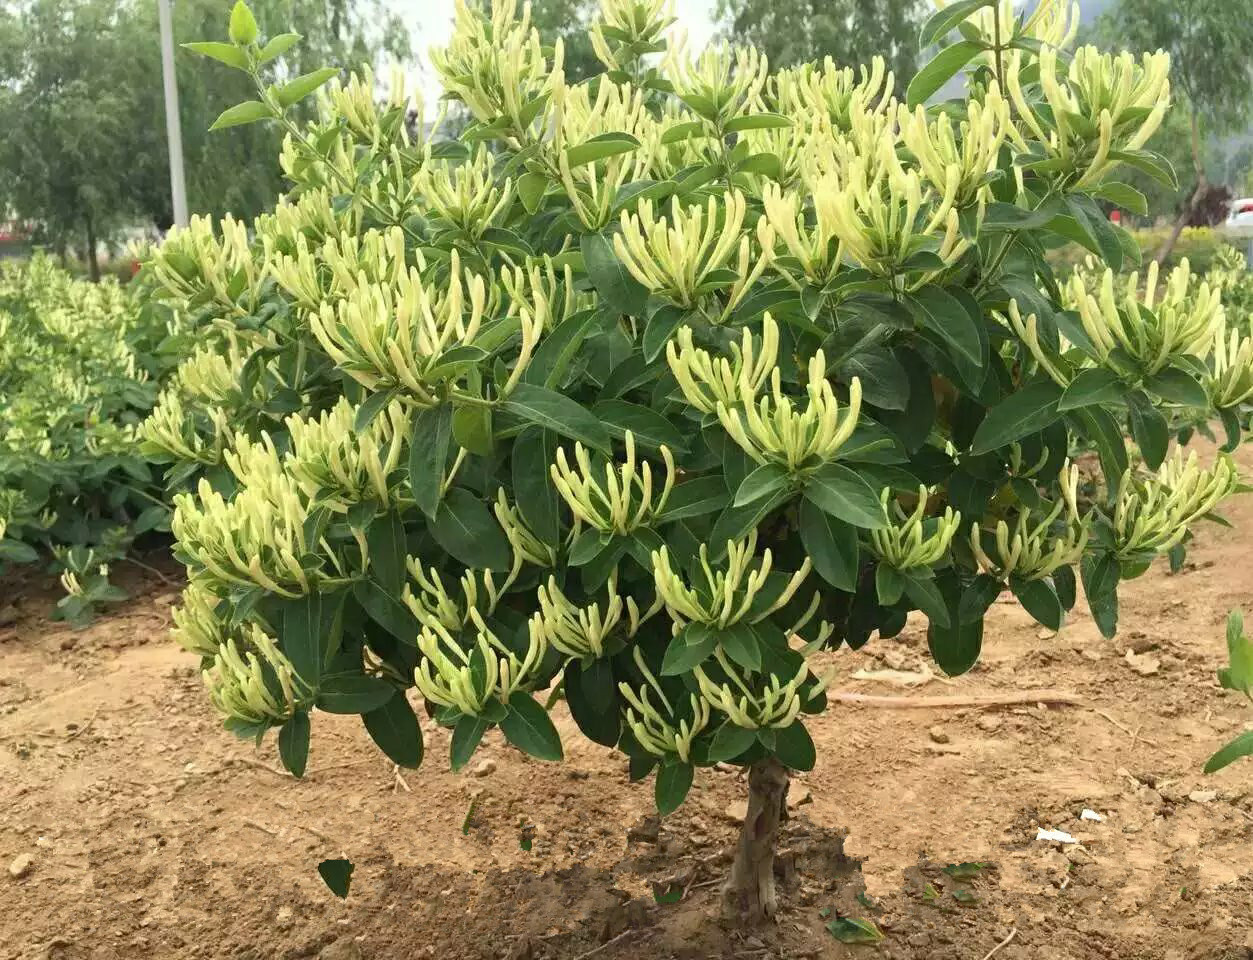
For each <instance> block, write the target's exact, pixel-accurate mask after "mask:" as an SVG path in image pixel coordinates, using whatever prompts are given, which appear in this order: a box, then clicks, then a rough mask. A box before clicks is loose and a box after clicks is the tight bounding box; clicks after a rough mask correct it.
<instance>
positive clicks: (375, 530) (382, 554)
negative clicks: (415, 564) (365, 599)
mask: <svg viewBox="0 0 1253 960" xmlns="http://www.w3.org/2000/svg"><path fill="white" fill-rule="evenodd" d="M365 541H366V547H367V549H368V550H369V554H370V576H371V578H372V579H373V580H375V581H376V582H377V583H378V584H379V585H380V586H382V587H383V589H385V590H387V591H390V592H391V593H392V594H394V595H395V596H400V593H401V591H402V590H403V589H404V586H405V581H406V580H407V579H408V576H407V574H406V570H405V558H406V557H407V555H408V549H407V540H406V536H405V525H404V522H403V521H402V520H401V519H400V514H399V513H397V512H395V511H388V512H387V513H384V514H382V515H380V516H379V517H377V518H375V520H374V522H373V523H371V524H370V527H369V529H367V530H366V534H365Z"/></svg>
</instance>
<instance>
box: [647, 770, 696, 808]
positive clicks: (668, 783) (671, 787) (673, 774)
mask: <svg viewBox="0 0 1253 960" xmlns="http://www.w3.org/2000/svg"><path fill="white" fill-rule="evenodd" d="M694 775H695V771H694V770H693V769H692V767H691V765H690V764H686V763H680V762H679V761H672V760H667V761H666V762H665V763H663V764H662V765H661V769H660V770H658V771H657V783H656V785H655V787H654V789H653V795H654V798H655V799H656V801H657V812H658V813H660V814H661V815H662V816H663V817H664V816H666V815H667V814H670V813H674V811H676V810H678V809H679V807H681V806H682V805H683V801H684V800H685V799H687V793H688V791H689V790H691V789H692V779H693V777H694Z"/></svg>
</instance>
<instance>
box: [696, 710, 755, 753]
mask: <svg viewBox="0 0 1253 960" xmlns="http://www.w3.org/2000/svg"><path fill="white" fill-rule="evenodd" d="M756 742H757V731H756V730H748V729H746V728H744V727H737V726H736V725H735V724H733V723H732V722H731V721H730V720H728V721H726V722H725V723H723V724H722V726H720V727H719V728H718V729H717V731H716V732H715V733H714V736H713V741H712V742H711V743H710V744H709V756H708V758H707V759H708V760H709V762H710V763H720V762H724V761H727V760H734V759H735V758H736V757H738V756H740V754H742V753H743V752H744V751H745V750H747V749H748V748H749V747H751V746H752V745H753V744H754V743H756Z"/></svg>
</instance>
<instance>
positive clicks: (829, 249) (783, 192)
mask: <svg viewBox="0 0 1253 960" xmlns="http://www.w3.org/2000/svg"><path fill="white" fill-rule="evenodd" d="M801 183H802V188H803V193H802V192H801V191H797V190H789V189H785V188H784V187H783V186H781V185H780V184H777V183H769V182H767V183H765V184H763V185H762V193H761V202H762V208H763V210H764V211H765V216H764V218H763V219H764V220H766V222H768V223H769V224H770V227H771V229H773V230H774V232H775V233H776V234H777V235H778V237H779V239H780V240H782V241H783V245H784V247H786V248H787V252H788V253H789V254H790V255H791V256H792V257H794V258H795V259H796V260H797V262H798V263H799V264H800V268H801V272H802V273H803V274H804V275H805V277H806V278H808V280H809V281H810V282H811V283H813V284H815V285H817V286H822V285H824V284H826V283H827V282H828V281H829V280H831V279H832V278H833V277H834V276H835V274H836V273H838V272H839V271H840V270H841V269H842V268H843V266H844V250H843V247H842V246H841V244H840V241H839V238H838V237H837V235H836V230H835V216H836V214H835V207H836V198H837V197H838V196H839V184H840V181H839V177H838V176H837V175H835V174H834V173H825V174H819V173H817V172H816V171H815V170H814V169H813V168H812V167H806V168H804V169H802V170H801ZM804 194H809V195H810V196H811V197H812V200H813V216H812V217H808V216H806V210H805V198H804Z"/></svg>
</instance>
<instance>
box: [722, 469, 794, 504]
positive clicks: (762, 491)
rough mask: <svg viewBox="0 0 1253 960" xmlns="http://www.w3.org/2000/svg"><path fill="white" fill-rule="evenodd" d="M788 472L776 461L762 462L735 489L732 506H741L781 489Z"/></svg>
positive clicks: (787, 477) (783, 486) (788, 475)
mask: <svg viewBox="0 0 1253 960" xmlns="http://www.w3.org/2000/svg"><path fill="white" fill-rule="evenodd" d="M789 477H790V474H788V472H787V470H786V469H784V468H783V467H781V466H780V465H779V464H777V463H764V464H762V465H761V466H760V467H758V468H757V469H756V470H754V471H753V472H752V473H750V474H749V475H748V476H747V477H745V478H744V481H743V482H742V483H741V484H740V486H739V488H738V489H737V490H736V491H735V499H734V500H733V501H732V506H736V507H742V506H744V505H745V504H749V503H752V502H753V501H755V500H760V499H761V498H762V497H768V496H770V495H771V494H774V493H777V492H778V491H780V490H783V489H784V488H785V487H786V486H787V484H788V479H789Z"/></svg>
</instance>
